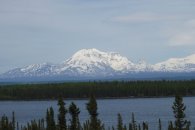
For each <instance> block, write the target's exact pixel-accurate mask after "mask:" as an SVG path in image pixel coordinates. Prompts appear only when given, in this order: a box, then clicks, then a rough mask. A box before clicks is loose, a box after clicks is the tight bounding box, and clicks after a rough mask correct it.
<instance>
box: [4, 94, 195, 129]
mask: <svg viewBox="0 0 195 130" xmlns="http://www.w3.org/2000/svg"><path fill="white" fill-rule="evenodd" d="M72 101H74V102H75V103H76V104H77V105H78V107H79V108H80V110H81V113H80V120H81V122H83V121H85V120H86V119H88V113H87V111H86V103H87V102H88V100H65V103H66V107H67V106H69V104H70V103H71V102H72ZM173 101H174V98H133V99H101V100H97V103H98V112H99V118H100V119H101V120H102V121H103V122H104V123H105V126H112V125H114V126H116V124H117V114H118V113H121V115H122V117H123V121H124V123H128V122H129V121H131V113H132V112H133V113H134V114H135V119H136V121H137V122H139V123H142V122H143V121H147V122H148V123H149V128H150V129H152V130H155V129H157V128H158V119H159V118H161V121H162V124H163V128H164V129H165V128H167V124H168V121H169V120H173V119H174V118H173V112H172V108H171V106H172V104H173ZM184 103H185V105H186V107H187V108H186V117H187V119H188V120H190V121H191V123H192V125H193V127H194V125H195V97H185V98H184ZM50 106H52V107H53V108H54V110H55V116H56V118H57V111H58V106H57V101H0V115H1V116H2V115H3V114H6V115H7V116H9V117H11V114H12V111H15V114H16V120H17V121H18V122H19V123H20V124H25V123H27V122H28V121H30V120H32V119H40V118H44V117H45V115H46V109H47V108H48V107H50Z"/></svg>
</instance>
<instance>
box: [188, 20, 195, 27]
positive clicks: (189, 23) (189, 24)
mask: <svg viewBox="0 0 195 130" xmlns="http://www.w3.org/2000/svg"><path fill="white" fill-rule="evenodd" d="M186 25H187V26H189V27H195V19H192V20H189V21H188V22H186Z"/></svg>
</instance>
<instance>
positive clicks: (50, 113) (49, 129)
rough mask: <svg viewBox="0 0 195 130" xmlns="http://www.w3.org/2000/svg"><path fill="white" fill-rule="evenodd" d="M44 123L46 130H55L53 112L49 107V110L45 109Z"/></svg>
mask: <svg viewBox="0 0 195 130" xmlns="http://www.w3.org/2000/svg"><path fill="white" fill-rule="evenodd" d="M46 123H47V128H46V130H55V129H56V128H55V127H56V126H55V120H54V111H53V108H52V107H50V109H47V115H46ZM40 125H41V123H40Z"/></svg>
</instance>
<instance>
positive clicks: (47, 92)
mask: <svg viewBox="0 0 195 130" xmlns="http://www.w3.org/2000/svg"><path fill="white" fill-rule="evenodd" d="M91 93H93V94H94V95H95V96H96V97H97V98H122V97H163V96H174V95H175V93H181V94H182V95H183V96H195V81H194V80H192V81H121V82H118V81H113V82H77V83H50V84H23V85H21V84H19V85H9V86H4V85H3V86H0V100H39V99H58V96H59V95H65V97H66V98H87V97H89V95H90V94H91Z"/></svg>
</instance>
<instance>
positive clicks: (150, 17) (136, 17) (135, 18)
mask: <svg viewBox="0 0 195 130" xmlns="http://www.w3.org/2000/svg"><path fill="white" fill-rule="evenodd" d="M178 18H179V17H178V16H176V15H162V14H156V13H149V12H148V13H147V12H139V13H133V14H130V15H126V16H118V17H115V18H113V20H114V21H117V22H126V23H128V22H154V21H162V20H175V19H178Z"/></svg>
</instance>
